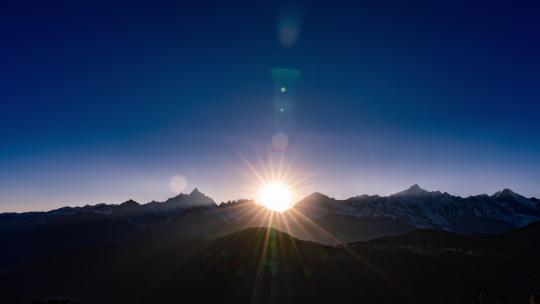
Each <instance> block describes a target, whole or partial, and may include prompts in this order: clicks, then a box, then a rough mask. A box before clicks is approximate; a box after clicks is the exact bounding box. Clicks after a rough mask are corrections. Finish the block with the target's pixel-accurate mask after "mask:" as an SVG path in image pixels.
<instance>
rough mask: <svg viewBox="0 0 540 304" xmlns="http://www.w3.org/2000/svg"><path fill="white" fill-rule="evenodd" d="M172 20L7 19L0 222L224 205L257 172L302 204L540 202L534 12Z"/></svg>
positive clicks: (43, 15) (230, 9) (294, 11)
mask: <svg viewBox="0 0 540 304" xmlns="http://www.w3.org/2000/svg"><path fill="white" fill-rule="evenodd" d="M182 2H183V1H182ZM182 2H178V3H168V1H130V2H116V1H112V2H111V1H106V2H100V1H98V2H83V1H76V2H72V1H71V2H70V1H47V2H34V1H32V2H24V1H21V2H16V3H15V2H14V3H11V4H7V5H5V10H2V12H1V13H0V14H1V16H0V17H1V18H0V28H1V29H0V39H1V41H2V48H0V71H1V73H0V103H1V110H0V139H1V140H0V193H1V194H2V195H1V196H0V210H2V211H11V210H14V211H21V210H45V209H50V208H54V207H59V206H63V205H66V204H68V205H80V204H86V203H100V202H121V201H124V200H127V199H129V198H133V199H136V200H138V201H142V202H145V201H150V200H152V199H156V200H162V199H165V198H167V197H169V196H172V195H174V191H172V190H171V189H170V187H169V181H170V179H171V177H172V176H176V175H181V176H183V177H185V179H186V180H187V187H186V189H185V191H190V190H191V189H192V188H193V187H199V189H200V190H201V191H203V192H205V193H207V194H208V195H210V196H212V197H214V198H216V199H217V200H218V201H223V200H229V199H236V198H240V197H245V196H249V195H250V194H251V192H252V190H251V189H250V187H251V186H250V183H249V181H246V179H245V177H243V176H242V174H239V171H243V170H245V164H244V162H243V161H242V159H247V160H248V161H249V162H253V163H257V155H260V156H261V157H262V158H263V159H264V158H266V157H267V155H268V154H271V155H272V157H281V156H282V155H283V156H284V157H285V158H286V159H287V161H294V165H293V168H292V170H293V171H294V175H295V176H299V177H302V176H303V175H306V176H307V175H309V178H308V179H307V181H305V182H304V183H303V185H302V187H300V188H299V189H298V190H297V192H298V193H297V194H298V196H301V195H304V194H308V193H310V192H313V191H320V192H324V193H327V194H329V195H331V196H336V197H339V198H344V197H348V196H353V195H356V194H362V193H371V194H374V193H379V194H389V193H393V192H397V191H399V190H402V189H403V188H405V187H408V186H410V185H412V184H414V183H419V184H420V185H421V186H423V187H425V188H427V189H432V190H441V191H448V192H450V193H454V194H458V195H470V194H478V193H493V192H495V191H497V190H500V189H501V188H503V187H510V188H512V189H514V190H515V191H518V192H520V193H523V194H525V195H528V196H540V192H539V191H540V190H539V189H540V187H539V185H540V173H539V172H540V137H539V136H538V134H539V132H540V122H539V120H538V112H539V110H540V105H539V97H540V92H539V90H538V83H540V60H539V58H540V57H539V55H538V54H540V18H539V17H540V4H538V2H537V1H512V2H510V1H506V2H496V1H495V2H494V1H489V2H487V1H486V2H472V3H471V1H456V2H452V3H446V1H444V2H442V1H441V2H440V3H437V2H435V1H414V2H405V1H373V2H363V3H351V2H352V1H335V2H331V3H330V2H313V1H309V2H294V3H293V2H258V3H255V2H253V1H249V2H247V1H246V2H234V3H230V2H228V1H227V2H225V1H224V2H215V1H210V2H205V3H201V4H195V3H182ZM280 28H281V29H282V30H283V28H285V29H288V30H289V31H292V33H293V34H291V35H292V36H290V37H289V38H290V39H289V40H290V41H284V40H283V39H280ZM287 33H289V34H290V32H285V34H287ZM281 34H283V32H281ZM282 37H283V36H282ZM291 37H292V38H291ZM291 39H292V40H291ZM276 68H288V69H294V70H297V71H300V73H301V75H300V76H299V77H298V82H297V83H296V84H290V87H288V89H289V90H288V91H287V92H286V93H284V94H291V95H286V96H290V97H288V98H290V99H287V103H286V104H287V107H288V108H287V109H284V111H283V112H280V111H279V108H280V107H278V108H276V107H275V105H276V102H277V103H279V102H280V98H282V95H280V93H281V92H280V91H279V90H280V85H276V84H277V82H279V80H280V79H277V80H276V78H275V77H274V78H273V77H272V75H271V70H272V69H276ZM278 78H279V77H278ZM285 82H286V83H287V86H289V82H287V81H285ZM277 132H281V133H283V134H287V136H288V145H287V148H286V149H284V150H283V149H281V150H279V151H278V150H277V149H275V147H274V148H273V147H272V146H271V140H272V137H273V136H274V135H275V134H276V133H277ZM240 173H241V172H240Z"/></svg>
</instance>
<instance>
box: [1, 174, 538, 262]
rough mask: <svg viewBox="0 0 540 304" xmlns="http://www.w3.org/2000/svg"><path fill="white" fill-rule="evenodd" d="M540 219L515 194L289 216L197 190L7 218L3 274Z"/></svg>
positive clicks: (406, 198) (473, 229)
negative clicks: (265, 232) (65, 257)
mask: <svg viewBox="0 0 540 304" xmlns="http://www.w3.org/2000/svg"><path fill="white" fill-rule="evenodd" d="M538 220H540V204H539V202H538V200H537V199H534V198H530V199H528V198H525V197H524V196H521V195H519V194H517V193H514V192H512V191H511V190H509V189H504V190H501V191H500V192H497V193H495V194H494V195H491V196H488V195H476V196H470V197H465V198H462V197H459V196H453V195H450V194H448V193H446V192H444V193H441V192H440V191H427V190H424V189H422V188H421V187H420V186H418V185H413V186H411V187H410V188H408V189H406V190H404V191H401V192H398V193H396V194H393V195H390V196H379V195H361V196H355V197H351V198H349V199H346V200H337V199H334V198H331V197H329V196H327V195H324V194H321V193H317V192H316V193H313V194H311V195H309V196H307V197H305V198H304V199H302V200H301V201H299V202H298V203H297V204H296V205H294V206H293V208H291V209H289V210H287V211H286V212H283V213H277V212H270V211H269V210H268V209H265V208H264V207H262V206H260V205H258V204H256V203H255V202H254V201H251V200H239V201H233V202H227V203H222V204H219V205H218V204H216V203H215V202H214V200H212V199H211V198H210V197H208V196H206V195H205V194H203V193H202V192H201V191H199V190H198V189H196V188H195V189H194V190H193V191H192V192H191V193H189V194H179V195H177V196H175V197H173V198H170V199H168V200H166V201H164V202H156V201H153V202H150V203H146V204H140V203H138V202H135V201H133V200H128V201H126V202H124V203H122V204H119V205H108V204H98V205H93V206H91V205H86V206H83V207H63V208H60V209H55V210H52V211H48V212H27V213H3V214H0V242H1V243H2V244H3V245H4V246H3V247H4V250H3V255H2V256H1V257H0V269H1V268H2V267H3V266H5V265H14V264H17V263H23V262H24V261H27V260H29V259H31V258H34V257H36V256H42V255H47V254H52V253H55V252H60V251H62V250H64V249H68V248H72V247H74V246H81V245H92V244H96V243H103V242H119V241H128V240H137V239H142V238H146V237H157V238H159V237H184V238H202V239H212V238H216V237H220V236H225V235H228V234H230V233H234V232H236V231H240V230H243V229H247V228H251V227H271V228H275V229H279V230H281V231H285V232H287V233H288V234H290V235H292V236H294V237H296V238H298V239H301V240H308V241H315V242H318V243H322V244H328V245H336V244H343V243H348V242H353V241H363V240H369V239H374V238H379V237H383V236H388V235H399V234H403V233H407V232H410V231H413V230H417V229H437V230H445V231H451V232H454V233H459V234H474V233H501V232H505V231H508V230H511V229H514V228H518V227H523V226H524V225H527V224H529V223H532V222H535V221H538Z"/></svg>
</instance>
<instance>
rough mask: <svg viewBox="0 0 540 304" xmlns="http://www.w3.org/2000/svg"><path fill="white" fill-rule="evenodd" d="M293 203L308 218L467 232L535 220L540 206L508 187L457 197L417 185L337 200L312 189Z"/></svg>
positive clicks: (505, 227) (539, 214)
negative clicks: (385, 221)
mask: <svg viewBox="0 0 540 304" xmlns="http://www.w3.org/2000/svg"><path fill="white" fill-rule="evenodd" d="M294 208H295V209H297V210H298V211H300V212H303V213H305V214H306V215H307V216H309V217H311V218H313V219H317V218H320V217H322V216H325V215H327V214H340V215H349V216H354V217H358V218H371V219H376V218H390V219H393V220H395V221H398V222H403V223H408V224H412V225H414V226H416V227H418V228H435V229H445V230H451V231H457V232H466V233H477V232H496V231H502V230H506V229H508V228H511V227H521V226H523V225H526V224H528V223H531V222H534V221H538V220H540V208H539V204H538V202H537V201H536V200H535V199H527V198H525V197H523V196H521V195H519V194H516V193H514V192H512V191H510V190H508V189H505V190H503V191H500V192H497V193H496V194H495V195H493V196H491V197H490V196H488V195H485V194H484V195H477V196H470V197H466V198H462V197H459V196H453V195H450V194H448V193H446V192H445V193H441V192H440V191H427V190H424V189H422V188H421V187H420V186H418V185H416V184H415V185H413V186H411V187H410V188H408V189H406V190H404V191H401V192H398V193H395V194H392V195H390V196H386V197H382V196H378V195H374V196H370V195H362V196H355V197H352V198H349V199H347V200H336V199H332V198H329V197H327V196H324V195H322V194H312V195H310V196H308V197H307V198H305V199H304V200H302V201H300V202H299V203H298V204H297V205H295V206H294Z"/></svg>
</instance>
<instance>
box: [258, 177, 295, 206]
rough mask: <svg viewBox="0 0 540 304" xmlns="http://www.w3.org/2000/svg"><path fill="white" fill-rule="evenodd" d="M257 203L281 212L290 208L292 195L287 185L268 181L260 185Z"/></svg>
mask: <svg viewBox="0 0 540 304" xmlns="http://www.w3.org/2000/svg"><path fill="white" fill-rule="evenodd" d="M257 203H259V204H261V205H263V206H264V207H266V208H268V209H270V210H273V211H277V212H283V211H285V210H287V209H289V208H291V206H292V203H293V195H292V192H291V190H290V189H289V187H287V186H286V185H284V184H282V183H268V184H265V185H263V186H262V187H261V189H260V191H259V194H258V196H257Z"/></svg>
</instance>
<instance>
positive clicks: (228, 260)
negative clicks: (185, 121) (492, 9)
mask: <svg viewBox="0 0 540 304" xmlns="http://www.w3.org/2000/svg"><path fill="white" fill-rule="evenodd" d="M538 240H540V223H533V224H531V225H528V226H526V227H523V228H520V229H516V230H512V231H510V232H506V233H503V234H499V235H473V236H462V235H457V234H453V233H449V232H444V231H437V230H418V231H414V232H410V233H408V234H405V235H401V236H393V237H385V238H381V239H376V240H372V241H367V242H356V243H349V244H347V245H346V246H345V245H344V246H339V247H331V246H324V245H320V244H318V243H313V242H307V241H300V240H297V239H295V238H293V237H291V236H289V235H287V234H285V233H283V232H280V231H277V230H273V229H267V228H250V229H246V230H242V231H239V232H236V233H233V234H231V235H228V236H225V237H222V238H218V239H214V240H195V239H191V240H190V239H180V238H176V237H171V238H159V239H140V240H136V241H128V242H115V243H107V244H99V245H91V246H83V247H78V248H75V249H69V250H65V251H63V252H62V253H57V254H54V255H51V256H48V257H40V258H35V259H32V260H31V261H29V262H26V263H22V264H19V266H17V267H15V268H14V269H8V270H4V271H3V272H2V274H1V282H0V283H1V284H0V294H1V297H0V302H1V303H27V302H31V301H36V300H39V299H70V300H74V301H77V302H80V303H173V302H174V303H194V302H217V303H233V302H234V303H527V299H528V297H529V296H531V295H532V294H534V293H538V292H539V290H538V288H539V286H540V285H539V284H540V245H539V243H540V242H538Z"/></svg>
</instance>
